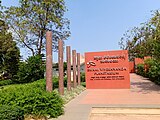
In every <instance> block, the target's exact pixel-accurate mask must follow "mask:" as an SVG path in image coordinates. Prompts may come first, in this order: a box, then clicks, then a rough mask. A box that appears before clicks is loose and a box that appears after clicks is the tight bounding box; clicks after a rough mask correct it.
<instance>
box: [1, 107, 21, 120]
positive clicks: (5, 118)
mask: <svg viewBox="0 0 160 120" xmlns="http://www.w3.org/2000/svg"><path fill="white" fill-rule="evenodd" d="M0 120H24V111H23V109H21V107H16V106H15V107H13V106H8V105H2V106H0Z"/></svg>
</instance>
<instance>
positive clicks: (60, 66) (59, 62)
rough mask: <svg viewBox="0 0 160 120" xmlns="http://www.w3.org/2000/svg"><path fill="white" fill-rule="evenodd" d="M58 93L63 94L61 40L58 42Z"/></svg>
mask: <svg viewBox="0 0 160 120" xmlns="http://www.w3.org/2000/svg"><path fill="white" fill-rule="evenodd" d="M58 66H59V93H60V95H63V94H64V83H63V81H64V77H63V75H64V73H63V40H59V41H58Z"/></svg>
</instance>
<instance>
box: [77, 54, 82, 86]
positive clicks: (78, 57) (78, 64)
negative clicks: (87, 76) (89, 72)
mask: <svg viewBox="0 0 160 120" xmlns="http://www.w3.org/2000/svg"><path fill="white" fill-rule="evenodd" d="M77 76H78V85H80V84H81V73H80V53H77Z"/></svg>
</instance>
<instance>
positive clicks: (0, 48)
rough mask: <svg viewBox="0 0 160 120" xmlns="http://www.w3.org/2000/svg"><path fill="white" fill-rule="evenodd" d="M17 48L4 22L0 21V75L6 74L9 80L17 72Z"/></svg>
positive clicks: (18, 52)
mask: <svg viewBox="0 0 160 120" xmlns="http://www.w3.org/2000/svg"><path fill="white" fill-rule="evenodd" d="M19 58H20V51H19V48H18V47H17V46H16V42H15V41H13V38H12V34H11V33H10V32H8V27H7V25H6V24H5V22H4V21H2V20H0V74H2V73H7V74H8V76H10V77H11V78H12V77H13V76H14V75H16V73H17V71H18V63H19Z"/></svg>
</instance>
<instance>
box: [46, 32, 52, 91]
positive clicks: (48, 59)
mask: <svg viewBox="0 0 160 120" xmlns="http://www.w3.org/2000/svg"><path fill="white" fill-rule="evenodd" d="M46 90H47V91H49V92H51V91H52V90H53V83H52V32H51V31H48V32H47V33H46Z"/></svg>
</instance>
